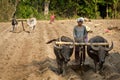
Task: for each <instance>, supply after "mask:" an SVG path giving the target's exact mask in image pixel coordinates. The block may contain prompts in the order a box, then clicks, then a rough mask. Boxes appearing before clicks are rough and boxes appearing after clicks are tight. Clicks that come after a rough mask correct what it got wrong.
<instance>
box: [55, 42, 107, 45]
mask: <svg viewBox="0 0 120 80" xmlns="http://www.w3.org/2000/svg"><path fill="white" fill-rule="evenodd" d="M55 44H59V45H63V44H71V45H72V44H73V42H55ZM91 44H92V45H109V44H108V43H76V42H75V43H74V45H91Z"/></svg>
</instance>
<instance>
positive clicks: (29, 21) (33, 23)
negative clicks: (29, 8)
mask: <svg viewBox="0 0 120 80" xmlns="http://www.w3.org/2000/svg"><path fill="white" fill-rule="evenodd" d="M27 24H28V26H29V27H30V28H32V30H34V29H35V26H36V24H37V20H36V18H30V19H27Z"/></svg>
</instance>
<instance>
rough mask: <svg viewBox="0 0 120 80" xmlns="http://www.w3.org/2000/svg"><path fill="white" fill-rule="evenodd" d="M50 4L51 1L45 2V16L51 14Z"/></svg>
mask: <svg viewBox="0 0 120 80" xmlns="http://www.w3.org/2000/svg"><path fill="white" fill-rule="evenodd" d="M49 3H50V1H45V4H44V15H48V13H49Z"/></svg>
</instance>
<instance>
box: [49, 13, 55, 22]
mask: <svg viewBox="0 0 120 80" xmlns="http://www.w3.org/2000/svg"><path fill="white" fill-rule="evenodd" d="M54 19H55V15H51V16H50V23H52V22H54Z"/></svg>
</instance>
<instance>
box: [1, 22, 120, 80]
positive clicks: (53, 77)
mask: <svg viewBox="0 0 120 80" xmlns="http://www.w3.org/2000/svg"><path fill="white" fill-rule="evenodd" d="M24 23H25V22H24ZM76 24H77V23H76V21H75V20H61V21H55V22H54V23H53V24H49V22H48V21H38V23H37V25H36V28H35V30H34V31H31V30H30V29H29V27H28V26H27V25H26V23H25V30H26V31H23V30H22V26H21V23H19V25H18V27H17V28H16V30H15V32H14V33H13V32H11V23H10V22H1V23H0V80H120V20H91V22H85V25H87V26H89V27H90V28H91V30H92V33H89V34H88V36H89V38H91V37H93V36H96V35H100V36H103V37H104V38H106V39H107V40H108V42H109V43H110V45H111V41H113V43H114V48H113V50H112V51H110V52H109V54H110V55H109V56H108V57H107V58H106V62H105V64H104V69H103V72H102V73H95V72H94V64H93V61H92V59H91V58H89V57H88V56H87V58H86V61H85V65H86V66H85V67H84V71H83V73H82V74H81V70H80V69H79V68H75V67H74V66H71V64H72V62H74V53H73V55H72V57H71V61H70V62H69V63H68V70H67V74H66V75H65V76H62V75H58V74H57V72H56V70H57V64H56V59H55V55H54V52H53V44H50V45H48V44H46V42H47V41H49V40H51V39H54V38H58V37H60V36H62V35H64V36H68V37H70V38H72V39H73V28H74V26H75V25H76ZM108 27H114V28H113V29H112V30H109V31H106V30H107V28H108ZM29 31H31V33H29Z"/></svg>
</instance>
